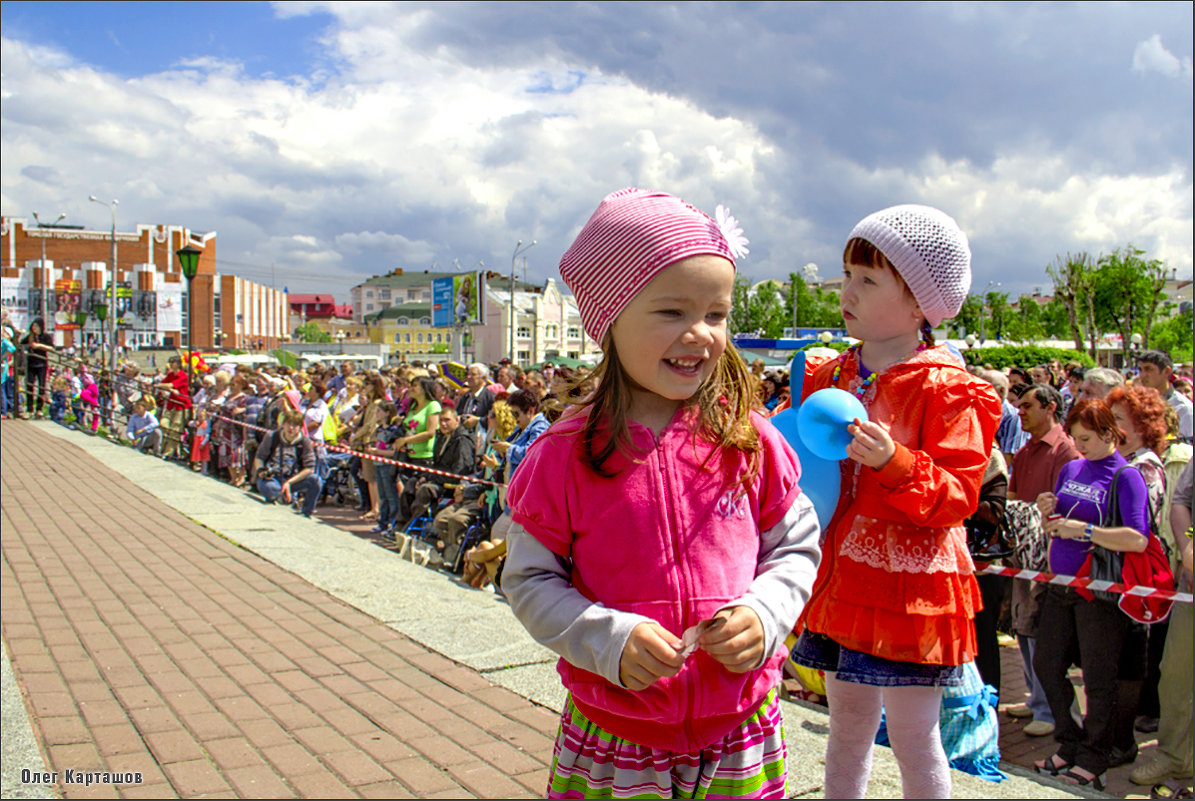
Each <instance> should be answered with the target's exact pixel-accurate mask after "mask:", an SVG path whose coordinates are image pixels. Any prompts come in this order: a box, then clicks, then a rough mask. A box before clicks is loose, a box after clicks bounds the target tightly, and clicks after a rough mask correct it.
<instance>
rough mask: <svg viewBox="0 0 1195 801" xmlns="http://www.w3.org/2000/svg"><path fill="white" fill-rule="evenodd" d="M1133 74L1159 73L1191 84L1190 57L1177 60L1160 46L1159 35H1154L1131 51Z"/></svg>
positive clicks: (1177, 58)
mask: <svg viewBox="0 0 1195 801" xmlns="http://www.w3.org/2000/svg"><path fill="white" fill-rule="evenodd" d="M1133 71H1134V72H1160V73H1162V74H1163V75H1166V76H1168V77H1170V78H1182V79H1183V80H1185V81H1186V82H1187V83H1191V57H1190V56H1187V57H1185V58H1183V59H1181V60H1180V59H1179V57H1178V56H1176V55H1174V54H1173V53H1171V52H1170V51H1169V50H1167V49H1166V46H1165V45H1164V44H1162V36H1161V34H1157V33H1155V34H1154V35H1153V36H1151V37H1149V38H1148V39H1146V40H1145V41H1144V42H1138V43H1137V48H1136V49H1135V50H1134V51H1133Z"/></svg>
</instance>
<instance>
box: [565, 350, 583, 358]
mask: <svg viewBox="0 0 1195 801" xmlns="http://www.w3.org/2000/svg"><path fill="white" fill-rule="evenodd" d="M568 357H569V358H570V359H580V358H581V353H580V351H575V350H570V351H569V352H568Z"/></svg>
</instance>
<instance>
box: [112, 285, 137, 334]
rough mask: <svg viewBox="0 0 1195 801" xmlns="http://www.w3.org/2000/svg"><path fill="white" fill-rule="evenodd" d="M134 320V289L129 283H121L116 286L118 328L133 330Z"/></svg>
mask: <svg viewBox="0 0 1195 801" xmlns="http://www.w3.org/2000/svg"><path fill="white" fill-rule="evenodd" d="M134 319H135V314H134V313H133V287H132V285H131V284H129V283H127V282H121V283H119V284H117V285H116V326H117V327H118V328H132V327H133V322H134Z"/></svg>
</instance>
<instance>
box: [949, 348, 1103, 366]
mask: <svg viewBox="0 0 1195 801" xmlns="http://www.w3.org/2000/svg"><path fill="white" fill-rule="evenodd" d="M963 358H965V359H966V360H967V364H975V365H985V364H990V365H991V366H992V367H994V368H996V369H997V370H1003V369H1004V368H1005V367H1012V366H1013V365H1017V366H1020V367H1025V366H1028V365H1034V364H1048V363H1049V362H1051V361H1053V360H1054V359H1057V360H1058V361H1060V362H1063V363H1066V362H1069V361H1072V360H1073V361H1077V362H1079V363H1080V364H1082V365H1083V366H1084V367H1094V366H1095V360H1094V359H1092V358H1091V356H1089V355H1088V354H1087V353H1085V352H1084V351H1081V350H1067V349H1066V348H1044V347H1041V346H1039V345H1003V346H1001V347H998V348H968V349H967V350H965V351H963Z"/></svg>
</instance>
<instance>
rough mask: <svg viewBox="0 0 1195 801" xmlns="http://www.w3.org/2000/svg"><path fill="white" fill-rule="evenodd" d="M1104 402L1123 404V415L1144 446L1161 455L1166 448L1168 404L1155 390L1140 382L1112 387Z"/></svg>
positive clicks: (1112, 404)
mask: <svg viewBox="0 0 1195 801" xmlns="http://www.w3.org/2000/svg"><path fill="white" fill-rule="evenodd" d="M1104 403H1106V404H1108V407H1109V408H1111V407H1113V406H1115V405H1116V404H1118V403H1119V404H1121V405H1123V406H1124V411H1125V416H1127V417H1128V418H1129V420H1130V421H1131V422H1132V424H1133V428H1135V429H1137V433H1138V434H1139V435H1140V436H1141V441H1142V442H1143V443H1144V444H1145V447H1147V448H1149V449H1150V450H1151V451H1153V452H1154V453H1156V454H1158V455H1159V456H1161V455H1162V451H1163V450H1165V448H1166V434H1167V427H1166V409H1167V407H1168V406H1169V405H1170V404H1168V403H1166V401H1164V400H1162V396H1161V395H1159V394H1158V393H1157V390H1153V389H1150V388H1149V387H1146V386H1142V385H1140V384H1132V385H1130V386H1118V387H1113V388H1112V391H1111V392H1109V393H1108V396H1107V397H1106V398H1104Z"/></svg>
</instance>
